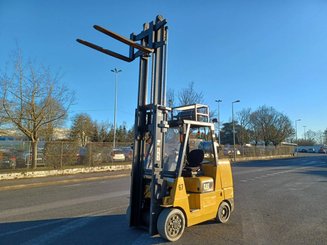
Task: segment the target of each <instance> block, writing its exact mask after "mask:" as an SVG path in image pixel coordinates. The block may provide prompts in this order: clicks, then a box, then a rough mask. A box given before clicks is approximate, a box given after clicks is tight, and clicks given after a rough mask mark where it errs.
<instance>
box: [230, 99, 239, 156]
mask: <svg viewBox="0 0 327 245" xmlns="http://www.w3.org/2000/svg"><path fill="white" fill-rule="evenodd" d="M239 102H240V100H235V101H233V102H232V125H233V148H234V149H233V151H234V162H235V161H236V148H235V122H234V104H235V103H239Z"/></svg>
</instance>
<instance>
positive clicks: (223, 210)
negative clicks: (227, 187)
mask: <svg viewBox="0 0 327 245" xmlns="http://www.w3.org/2000/svg"><path fill="white" fill-rule="evenodd" d="M230 214H231V208H230V206H229V204H228V202H225V201H223V202H222V203H221V204H220V205H219V208H218V212H217V216H216V220H217V221H218V222H219V223H227V222H228V220H229V218H230Z"/></svg>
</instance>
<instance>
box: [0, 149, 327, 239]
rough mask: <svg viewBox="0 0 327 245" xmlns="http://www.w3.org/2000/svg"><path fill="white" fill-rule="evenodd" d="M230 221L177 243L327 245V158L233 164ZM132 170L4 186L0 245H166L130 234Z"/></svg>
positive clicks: (197, 229)
mask: <svg viewBox="0 0 327 245" xmlns="http://www.w3.org/2000/svg"><path fill="white" fill-rule="evenodd" d="M233 175H234V185H235V211H234V212H233V213H232V217H231V219H230V222H229V223H227V224H217V223H215V222H213V221H210V222H206V223H203V224H200V225H196V226H193V227H189V228H187V229H186V230H185V232H184V235H183V237H182V238H181V239H180V240H179V241H177V242H175V244H327V195H326V193H327V157H326V156H322V155H320V156H318V155H317V156H315V157H303V158H302V157H301V158H296V159H285V160H272V161H255V162H246V163H236V164H234V165H233ZM129 185H130V177H129V173H127V172H119V173H118V175H116V174H112V173H101V174H99V173H97V174H87V175H75V176H65V177H51V178H40V179H28V180H15V181H1V182H0V244H59V243H61V244H134V245H135V244H165V243H166V242H165V241H164V240H162V239H161V238H160V237H158V236H155V237H150V236H149V235H148V234H147V233H146V232H145V231H143V230H138V229H130V228H129V227H128V225H127V220H126V217H125V210H126V208H127V205H128V196H129Z"/></svg>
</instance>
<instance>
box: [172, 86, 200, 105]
mask: <svg viewBox="0 0 327 245" xmlns="http://www.w3.org/2000/svg"><path fill="white" fill-rule="evenodd" d="M178 100H179V104H180V105H190V104H196V103H197V104H201V103H203V93H202V92H201V91H199V92H197V91H195V89H194V82H190V83H189V85H188V87H187V88H184V89H182V91H180V92H179V93H178Z"/></svg>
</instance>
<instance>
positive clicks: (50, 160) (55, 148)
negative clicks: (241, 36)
mask: <svg viewBox="0 0 327 245" xmlns="http://www.w3.org/2000/svg"><path fill="white" fill-rule="evenodd" d="M116 145H117V146H116V148H117V149H113V145H112V143H107V142H105V143H94V142H92V143H88V144H87V145H86V146H84V147H83V146H80V144H79V143H78V142H67V141H62V142H58V141H51V142H40V143H39V144H38V147H37V149H38V158H37V168H40V169H64V168H71V167H79V166H80V167H83V166H85V167H91V166H104V165H110V164H117V163H123V164H129V163H131V161H132V158H133V152H132V149H131V147H130V146H131V143H130V142H125V143H118V144H116ZM204 150H205V147H204ZM205 153H206V150H205ZM207 153H208V154H210V153H211V152H207ZM293 153H294V147H291V146H279V147H274V146H268V147H262V146H260V147H259V146H258V147H254V146H252V147H237V148H236V159H237V158H242V157H261V156H278V155H292V154H293ZM31 155H32V154H31V143H30V142H27V141H9V140H8V141H0V170H4V171H5V170H6V169H7V170H8V169H30V168H31ZM233 156H234V150H233V147H232V146H224V147H220V148H219V158H232V157H233Z"/></svg>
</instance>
